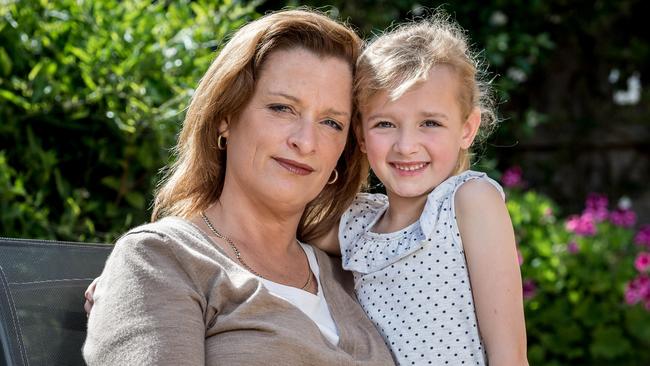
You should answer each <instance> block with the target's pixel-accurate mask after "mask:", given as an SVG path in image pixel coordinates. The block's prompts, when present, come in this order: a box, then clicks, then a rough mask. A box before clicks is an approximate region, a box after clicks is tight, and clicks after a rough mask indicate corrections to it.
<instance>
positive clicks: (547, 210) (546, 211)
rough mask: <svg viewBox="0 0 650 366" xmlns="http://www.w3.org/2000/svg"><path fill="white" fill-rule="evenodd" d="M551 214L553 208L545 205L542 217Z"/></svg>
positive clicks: (550, 215)
mask: <svg viewBox="0 0 650 366" xmlns="http://www.w3.org/2000/svg"><path fill="white" fill-rule="evenodd" d="M552 216H553V209H552V208H551V207H547V208H546V209H545V210H544V217H552Z"/></svg>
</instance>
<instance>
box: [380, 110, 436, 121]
mask: <svg viewBox="0 0 650 366" xmlns="http://www.w3.org/2000/svg"><path fill="white" fill-rule="evenodd" d="M419 115H420V117H421V118H436V119H442V120H448V119H449V117H447V115H446V114H444V113H438V112H430V111H424V112H420V113H419ZM377 118H392V114H391V113H385V112H382V113H375V114H371V115H370V116H369V117H368V120H373V119H377Z"/></svg>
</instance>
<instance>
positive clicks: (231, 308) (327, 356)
mask: <svg viewBox="0 0 650 366" xmlns="http://www.w3.org/2000/svg"><path fill="white" fill-rule="evenodd" d="M314 249H315V252H316V258H317V260H318V264H319V266H320V280H321V284H322V286H323V288H322V291H324V294H325V298H326V299H327V302H328V305H329V308H330V312H331V314H332V318H333V319H334V322H335V323H336V326H337V328H338V331H339V337H340V340H339V344H338V346H336V347H335V346H333V345H331V344H330V343H328V342H327V340H326V339H325V338H324V337H323V335H322V334H321V332H320V330H319V329H318V327H317V326H316V324H315V323H314V322H313V321H312V320H311V319H309V318H308V317H307V316H306V315H305V314H303V313H302V312H301V311H300V310H299V309H297V308H296V307H294V306H293V305H291V304H289V303H288V302H286V301H284V300H282V299H280V298H278V297H276V296H273V295H271V294H270V293H269V292H268V290H267V289H266V288H265V287H264V286H263V285H262V283H261V282H260V281H259V279H257V278H256V277H255V276H253V275H251V274H250V273H249V272H247V271H246V270H244V269H243V268H242V267H241V266H240V265H238V264H236V263H235V262H233V261H232V260H231V259H230V258H229V257H228V256H227V255H226V254H225V253H224V252H223V251H222V250H221V248H219V247H218V246H216V245H214V243H213V242H212V241H211V240H210V239H209V238H208V237H207V236H206V235H205V234H204V233H203V232H202V231H201V230H199V229H198V228H197V227H196V226H194V225H193V224H191V223H190V222H188V221H185V220H183V219H180V218H173V217H169V218H165V219H162V220H160V221H158V222H156V223H152V224H147V225H143V226H140V227H137V228H135V229H133V230H131V231H129V232H128V233H127V234H125V235H124V236H122V238H120V239H119V240H118V242H117V243H116V244H115V248H114V250H113V252H112V254H111V255H110V257H109V258H108V261H107V262H106V267H105V268H104V272H103V273H102V276H101V279H100V281H99V283H98V285H97V290H96V293H95V295H96V300H95V305H94V307H93V311H92V313H91V315H90V318H89V320H88V336H87V338H86V343H85V345H84V348H83V355H84V358H85V360H86V362H87V363H88V364H89V365H91V366H92V365H138V366H140V365H188V366H189V365H269V366H270V365H393V360H392V358H391V356H390V353H389V351H388V349H387V348H386V345H385V344H384V342H383V340H382V338H381V336H380V335H379V334H378V333H377V331H376V330H375V328H374V326H373V324H372V323H371V322H370V321H369V320H368V318H367V317H366V315H365V314H364V312H363V311H362V310H361V307H360V306H359V304H358V303H357V302H356V301H355V298H354V295H353V292H352V289H351V288H350V285H351V283H352V281H351V278H350V277H349V276H348V275H347V274H346V273H345V272H343V271H342V270H341V268H340V263H339V262H340V260H339V259H338V258H330V257H328V256H327V254H325V253H324V252H322V251H320V250H318V249H316V248H314ZM342 284H345V285H346V286H347V288H344V287H343V285H342Z"/></svg>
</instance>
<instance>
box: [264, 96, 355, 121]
mask: <svg viewBox="0 0 650 366" xmlns="http://www.w3.org/2000/svg"><path fill="white" fill-rule="evenodd" d="M269 94H270V95H275V96H279V97H283V98H286V99H289V100H291V101H293V102H294V103H296V104H300V105H301V104H302V102H301V101H300V99H299V98H297V97H294V96H293V95H291V94H287V93H283V92H277V91H269ZM325 112H326V113H327V114H331V115H334V116H338V117H342V118H350V113H346V112H343V111H339V110H336V109H334V108H328V109H327V110H325Z"/></svg>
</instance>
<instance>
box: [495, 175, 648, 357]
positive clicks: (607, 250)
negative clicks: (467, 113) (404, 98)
mask: <svg viewBox="0 0 650 366" xmlns="http://www.w3.org/2000/svg"><path fill="white" fill-rule="evenodd" d="M513 172H514V174H513ZM513 177H514V179H513ZM517 177H518V178H517ZM502 181H503V183H504V185H505V186H507V187H509V188H508V189H507V205H508V210H509V212H510V216H511V217H512V222H513V225H514V227H515V232H516V237H517V242H518V246H519V252H520V254H521V258H520V260H521V264H522V267H521V270H522V276H523V279H524V297H525V311H526V330H527V333H528V346H529V349H528V355H529V360H530V364H531V365H549V366H551V365H630V366H632V365H649V364H650V286H646V288H645V289H643V291H645V293H644V294H642V296H645V303H646V304H644V303H643V302H644V301H633V300H635V298H631V297H629V296H630V293H629V292H630V283H631V281H633V280H634V279H635V277H647V274H639V273H638V272H639V271H640V270H642V271H643V272H647V271H648V268H647V266H646V268H642V267H638V268H639V269H637V268H635V263H634V262H635V258H639V254H638V253H644V251H648V250H649V249H650V239H649V238H650V227H648V226H644V227H642V228H641V229H640V230H639V231H638V232H637V230H636V229H635V228H636V227H637V226H636V215H635V213H634V212H633V211H632V210H631V209H630V208H629V207H627V206H628V204H629V202H627V201H626V200H622V201H621V204H620V205H619V206H620V207H611V206H612V205H609V203H608V200H607V198H606V197H605V196H603V195H598V194H592V195H590V196H589V197H588V199H587V202H586V205H585V206H586V207H585V209H584V211H583V212H582V213H580V214H579V215H572V216H570V217H568V218H565V219H564V218H562V216H560V215H559V213H558V206H557V204H555V203H554V202H553V201H551V200H550V199H549V198H547V197H545V196H543V195H540V194H538V193H537V192H535V191H533V190H530V189H525V182H524V181H523V180H522V179H521V172H520V171H518V170H517V169H512V170H509V171H506V172H505V173H504V176H503V178H502ZM635 237H636V239H635ZM635 241H636V243H635ZM632 295H633V297H634V296H636V295H637V294H636V293H635V294H632ZM626 299H627V301H626ZM631 300H632V301H631Z"/></svg>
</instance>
